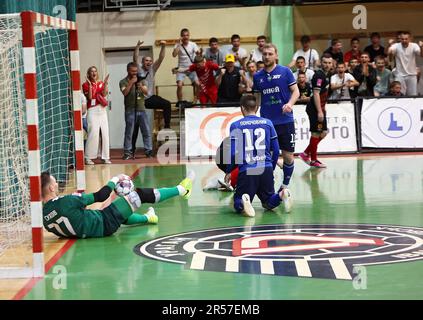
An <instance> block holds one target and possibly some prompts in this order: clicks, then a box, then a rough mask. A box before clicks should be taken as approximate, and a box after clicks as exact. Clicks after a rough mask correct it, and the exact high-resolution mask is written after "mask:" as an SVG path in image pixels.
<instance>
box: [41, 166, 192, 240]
mask: <svg viewBox="0 0 423 320" xmlns="http://www.w3.org/2000/svg"><path fill="white" fill-rule="evenodd" d="M193 179H194V173H190V174H189V175H188V177H187V178H185V179H184V180H182V181H181V182H180V183H179V185H177V186H176V187H173V188H160V189H152V188H143V189H140V188H136V189H135V190H134V191H132V192H131V193H129V195H128V196H125V197H117V199H116V200H114V201H113V202H112V203H111V204H110V205H109V206H107V207H106V208H104V209H102V210H89V209H86V208H85V207H86V206H88V205H90V204H93V203H95V202H103V201H105V200H107V199H108V198H109V196H110V194H111V193H112V191H113V190H114V188H115V186H116V184H117V183H118V182H119V180H120V177H119V176H117V177H113V178H112V179H111V180H110V181H109V182H108V183H107V184H106V185H105V186H104V187H102V188H101V189H100V190H99V191H97V192H94V193H89V194H72V195H65V196H61V197H59V192H58V184H57V182H56V179H55V178H54V176H52V175H50V174H49V173H48V172H43V173H42V174H41V191H42V199H43V204H44V206H43V224H44V227H45V228H46V229H47V231H49V232H52V233H54V234H55V235H57V236H59V237H67V238H94V237H106V236H110V235H112V234H113V233H115V232H116V231H117V230H118V229H119V227H120V226H121V224H126V225H133V224H140V223H153V224H156V223H157V222H158V217H157V216H156V214H155V212H154V209H153V208H152V207H150V208H149V209H148V212H147V213H146V214H138V213H134V211H135V210H137V209H138V208H139V207H140V206H141V204H142V203H157V202H161V201H164V200H166V199H169V198H172V197H175V196H182V197H183V198H184V199H188V197H189V196H190V195H191V190H192V181H193Z"/></svg>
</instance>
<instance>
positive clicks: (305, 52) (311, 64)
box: [288, 36, 320, 80]
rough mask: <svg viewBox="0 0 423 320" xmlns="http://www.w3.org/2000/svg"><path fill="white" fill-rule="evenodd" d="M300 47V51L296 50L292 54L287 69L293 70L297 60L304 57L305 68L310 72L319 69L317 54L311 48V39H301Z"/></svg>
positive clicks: (303, 37) (306, 37) (307, 37)
mask: <svg viewBox="0 0 423 320" xmlns="http://www.w3.org/2000/svg"><path fill="white" fill-rule="evenodd" d="M301 47H302V48H301V49H298V50H297V51H296V52H295V53H294V55H293V57H292V60H291V62H290V63H289V64H288V67H289V68H293V67H294V66H295V63H296V61H297V58H298V57H304V60H305V66H306V68H308V69H310V70H317V69H318V68H319V67H320V59H319V53H318V52H317V51H316V50H315V49H312V48H311V39H310V37H309V36H302V37H301ZM310 80H311V78H310Z"/></svg>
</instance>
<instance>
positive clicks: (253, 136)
mask: <svg viewBox="0 0 423 320" xmlns="http://www.w3.org/2000/svg"><path fill="white" fill-rule="evenodd" d="M230 133H231V158H232V159H235V163H236V164H238V166H239V171H240V172H243V171H246V170H247V169H248V168H259V167H273V168H275V166H276V162H277V161H278V156H279V142H278V139H277V134H276V131H275V127H274V126H273V124H272V122H271V121H270V120H269V119H264V118H261V117H257V116H256V115H249V116H246V117H244V118H242V119H240V120H238V121H235V122H234V123H232V124H231V128H230ZM230 170H231V169H230ZM230 170H229V172H230Z"/></svg>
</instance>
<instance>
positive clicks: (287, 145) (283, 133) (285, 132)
mask: <svg viewBox="0 0 423 320" xmlns="http://www.w3.org/2000/svg"><path fill="white" fill-rule="evenodd" d="M275 130H276V134H277V135H278V142H279V148H280V149H281V150H283V151H288V152H294V151H295V124H294V122H289V123H284V124H277V125H275Z"/></svg>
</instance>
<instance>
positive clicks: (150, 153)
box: [145, 150, 154, 158]
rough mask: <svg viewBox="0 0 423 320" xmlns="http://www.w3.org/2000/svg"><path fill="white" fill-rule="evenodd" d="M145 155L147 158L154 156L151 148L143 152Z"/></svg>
mask: <svg viewBox="0 0 423 320" xmlns="http://www.w3.org/2000/svg"><path fill="white" fill-rule="evenodd" d="M145 156H146V157H147V158H153V157H154V155H153V151H152V150H149V151H146V152H145Z"/></svg>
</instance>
